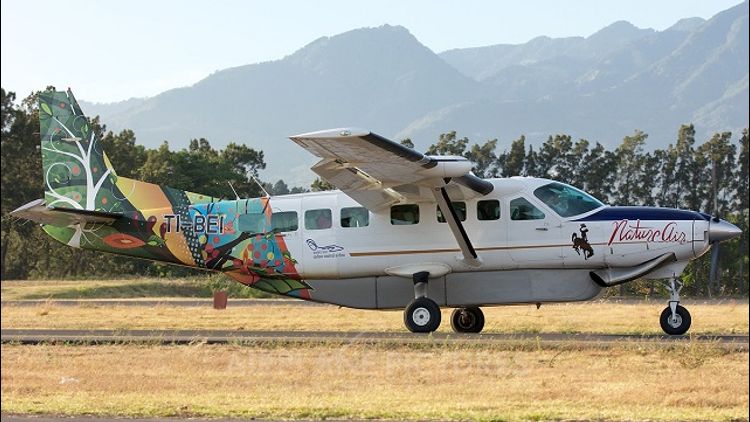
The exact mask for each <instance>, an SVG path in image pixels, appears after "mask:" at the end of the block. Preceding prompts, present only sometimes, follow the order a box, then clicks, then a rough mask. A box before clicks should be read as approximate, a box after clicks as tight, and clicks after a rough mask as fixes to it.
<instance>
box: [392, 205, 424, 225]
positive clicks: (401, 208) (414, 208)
mask: <svg viewBox="0 0 750 422" xmlns="http://www.w3.org/2000/svg"><path fill="white" fill-rule="evenodd" d="M418 223H419V205H416V204H411V205H394V206H392V207H391V224H393V225H395V226H403V225H409V224H418Z"/></svg>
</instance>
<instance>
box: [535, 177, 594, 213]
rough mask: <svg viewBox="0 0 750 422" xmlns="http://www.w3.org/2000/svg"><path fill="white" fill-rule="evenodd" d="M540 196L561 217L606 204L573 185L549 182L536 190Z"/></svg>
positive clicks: (536, 193)
mask: <svg viewBox="0 0 750 422" xmlns="http://www.w3.org/2000/svg"><path fill="white" fill-rule="evenodd" d="M534 196H536V197H537V198H539V199H540V200H541V201H542V202H544V203H545V204H546V205H547V206H548V207H550V208H552V210H553V211H555V212H556V213H558V214H560V216H561V217H572V216H574V215H579V214H583V213H585V212H589V211H591V210H594V209H597V208H599V207H602V206H604V204H602V203H601V202H599V200H597V199H596V198H594V197H592V196H591V195H589V194H587V193H586V192H583V191H580V190H578V189H576V188H574V187H572V186H568V185H564V184H562V183H556V182H553V183H549V184H546V185H544V186H542V187H540V188H537V189H536V190H535V191H534Z"/></svg>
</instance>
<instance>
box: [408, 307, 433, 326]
mask: <svg viewBox="0 0 750 422" xmlns="http://www.w3.org/2000/svg"><path fill="white" fill-rule="evenodd" d="M411 316H412V320H413V321H414V323H415V324H417V325H418V326H420V327H424V326H425V325H427V324H428V323H429V322H430V311H428V310H427V308H417V309H415V310H414V312H412V314H411Z"/></svg>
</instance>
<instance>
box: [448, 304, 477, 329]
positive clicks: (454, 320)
mask: <svg viewBox="0 0 750 422" xmlns="http://www.w3.org/2000/svg"><path fill="white" fill-rule="evenodd" d="M451 327H453V331H455V332H457V333H478V332H480V331H482V328H484V313H482V310H481V309H479V308H477V307H469V308H457V309H454V310H453V313H452V314H451Z"/></svg>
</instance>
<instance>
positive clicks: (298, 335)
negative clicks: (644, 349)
mask: <svg viewBox="0 0 750 422" xmlns="http://www.w3.org/2000/svg"><path fill="white" fill-rule="evenodd" d="M0 337H2V342H3V343H16V344H41V343H72V344H121V343H147V344H178V345H179V344H195V343H207V344H259V343H269V342H274V343H279V342H280V343H304V344H316V343H360V344H465V345H483V346H486V345H514V344H524V343H527V344H528V343H529V342H533V343H537V342H538V343H539V344H540V345H586V346H589V347H591V346H594V347H596V346H611V345H617V344H623V343H639V344H643V345H657V346H670V345H676V344H680V343H689V342H691V341H693V342H696V341H697V342H701V343H715V344H717V345H719V346H721V347H725V348H729V349H737V350H748V349H749V347H748V336H747V335H718V336H701V335H694V336H681V337H680V336H675V337H670V336H662V335H609V334H562V333H541V334H492V333H489V334H455V333H432V334H413V333H408V332H388V333H384V332H341V331H231V330H49V329H2V330H1V335H0Z"/></svg>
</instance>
